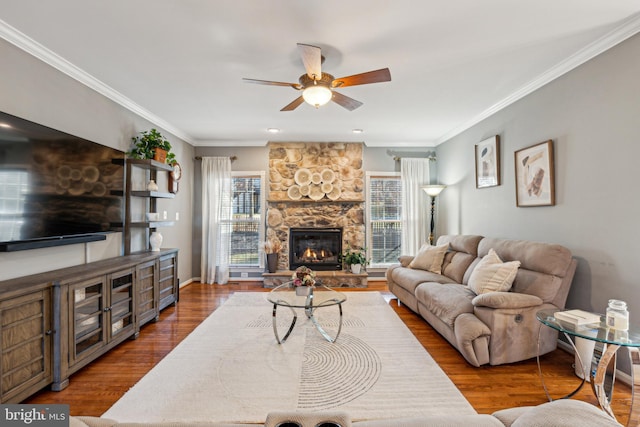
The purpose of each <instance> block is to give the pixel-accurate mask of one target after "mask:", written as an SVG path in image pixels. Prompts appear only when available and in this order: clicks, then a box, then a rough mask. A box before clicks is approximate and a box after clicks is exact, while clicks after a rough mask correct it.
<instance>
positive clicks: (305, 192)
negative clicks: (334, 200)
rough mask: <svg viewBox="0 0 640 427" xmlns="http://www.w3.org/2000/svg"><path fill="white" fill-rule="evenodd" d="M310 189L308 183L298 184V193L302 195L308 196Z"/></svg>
mask: <svg viewBox="0 0 640 427" xmlns="http://www.w3.org/2000/svg"><path fill="white" fill-rule="evenodd" d="M310 191H311V186H309V185H301V186H300V194H302V195H303V196H308V195H309V192H310Z"/></svg>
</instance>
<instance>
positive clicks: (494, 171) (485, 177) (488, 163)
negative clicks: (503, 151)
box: [476, 135, 500, 188]
mask: <svg viewBox="0 0 640 427" xmlns="http://www.w3.org/2000/svg"><path fill="white" fill-rule="evenodd" d="M497 185H500V137H499V136H498V135H496V136H492V137H491V138H487V139H485V140H484V141H481V142H480V143H479V144H477V145H476V188H487V187H495V186H497Z"/></svg>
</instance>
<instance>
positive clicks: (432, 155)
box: [387, 150, 436, 162]
mask: <svg viewBox="0 0 640 427" xmlns="http://www.w3.org/2000/svg"><path fill="white" fill-rule="evenodd" d="M387 155H389V156H392V157H393V160H395V161H396V162H398V161H400V159H402V158H403V157H404V158H424V159H429V160H430V161H432V162H435V161H436V152H435V151H427V152H423V153H420V152H416V151H394V150H387Z"/></svg>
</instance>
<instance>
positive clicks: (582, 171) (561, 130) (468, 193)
mask: <svg viewBox="0 0 640 427" xmlns="http://www.w3.org/2000/svg"><path fill="white" fill-rule="evenodd" d="M638 76H640V35H636V36H635V37H633V38H631V39H629V40H627V41H626V42H623V43H622V44H620V45H618V46H617V47H614V48H613V49H611V50H609V51H607V52H605V53H603V54H601V55H600V56H598V57H596V58H594V59H593V60H591V61H589V62H587V63H586V64H584V65H582V66H581V67H579V68H577V69H575V70H573V71H571V72H570V73H567V74H566V75H564V76H563V77H561V78H559V79H557V80H555V81H553V82H551V83H550V84H548V85H546V86H544V87H543V88H541V89H539V90H537V91H536V92H534V93H532V94H530V95H529V96H527V97H525V98H523V99H522V100H520V101H518V102H517V103H515V104H513V105H511V106H509V107H508V108H506V109H504V110H502V111H500V112H498V113H496V114H495V115H493V116H492V117H490V118H488V119H486V120H484V121H482V122H481V123H479V124H478V125H476V126H474V127H473V128H471V129H469V130H467V131H466V132H464V133H463V134H461V135H458V136H456V137H455V138H453V139H451V140H449V141H447V142H446V143H444V144H442V145H440V146H439V147H438V149H437V153H438V172H439V174H438V175H439V179H440V181H441V182H442V183H444V184H446V185H447V186H448V187H447V189H446V190H445V191H444V192H443V193H442V194H441V196H440V200H439V203H440V205H439V216H438V233H439V234H446V233H451V234H453V233H464V234H481V235H485V236H493V237H504V238H515V239H531V240H537V241H543V242H553V243H560V244H562V245H565V246H567V247H568V248H569V249H571V251H572V252H573V254H574V256H575V257H576V258H577V259H578V261H579V264H578V270H577V273H576V276H575V279H574V282H573V286H572V289H571V291H570V294H569V298H568V302H567V307H570V308H582V309H585V310H590V311H596V312H600V313H603V312H604V311H605V308H606V305H607V300H608V299H610V298H617V299H622V300H625V301H627V303H628V304H629V306H630V309H629V310H630V312H631V323H632V324H633V325H634V327H636V328H640V298H638V297H639V296H640V292H639V290H640V262H638V256H640V201H639V200H638V194H639V192H638V182H639V180H638V176H639V175H638V170H639V168H638V165H639V163H638V160H639V159H640V140H639V139H640V78H639V77H638ZM496 134H497V135H500V138H501V152H502V153H501V166H502V173H501V176H502V185H501V186H499V187H493V188H487V189H476V188H475V181H474V173H475V170H474V145H475V144H477V143H478V142H480V141H482V140H483V139H485V138H487V137H489V136H492V135H496ZM548 139H552V140H553V141H554V149H555V165H556V166H555V174H556V180H555V184H556V185H555V188H556V205H555V206H551V207H527V208H518V207H516V202H515V178H514V151H516V150H519V149H521V148H524V147H528V146H530V145H533V144H536V143H539V142H543V141H545V140H548Z"/></svg>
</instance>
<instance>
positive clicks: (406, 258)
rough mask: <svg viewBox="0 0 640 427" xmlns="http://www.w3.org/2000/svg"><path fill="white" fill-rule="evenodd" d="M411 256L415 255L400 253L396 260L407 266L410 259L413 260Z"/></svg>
mask: <svg viewBox="0 0 640 427" xmlns="http://www.w3.org/2000/svg"><path fill="white" fill-rule="evenodd" d="M413 258H415V257H413V256H411V255H400V256H399V257H398V261H399V262H400V264H401V265H402V266H403V267H408V266H409V264H410V263H411V261H413Z"/></svg>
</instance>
